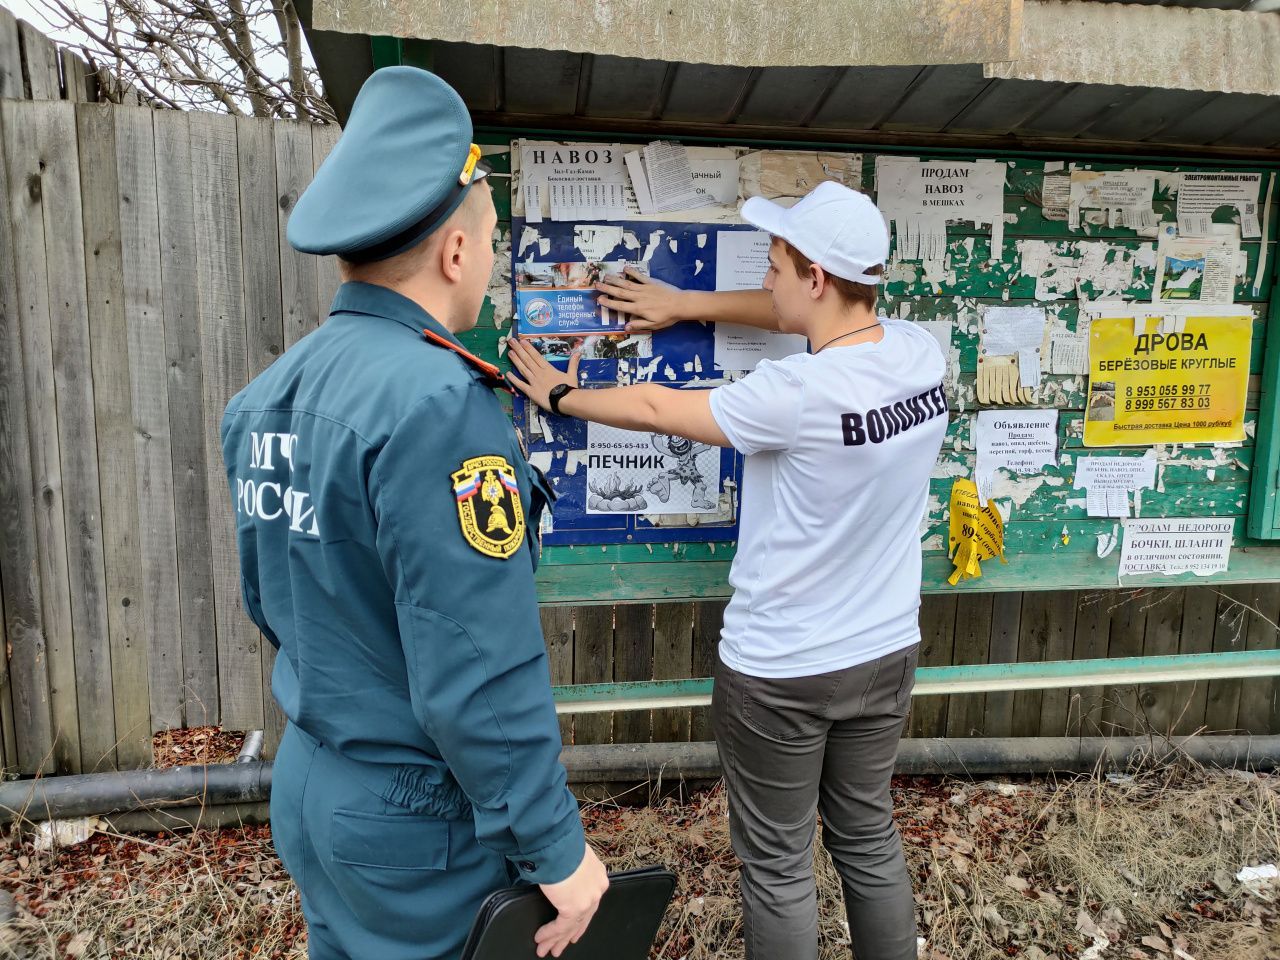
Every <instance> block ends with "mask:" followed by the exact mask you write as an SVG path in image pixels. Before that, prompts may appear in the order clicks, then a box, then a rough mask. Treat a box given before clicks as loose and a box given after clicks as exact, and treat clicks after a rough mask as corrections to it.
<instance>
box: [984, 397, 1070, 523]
mask: <svg viewBox="0 0 1280 960" xmlns="http://www.w3.org/2000/svg"><path fill="white" fill-rule="evenodd" d="M974 424H975V426H974V428H975V429H976V430H977V434H978V435H977V437H976V438H975V439H974V446H975V447H977V450H978V458H977V461H978V462H977V466H976V468H975V469H974V479H975V481H976V482H977V488H978V499H979V501H980V502H981V503H982V505H983V506H986V503H987V501H988V500H989V499H990V498H991V496H992V494H993V488H994V486H995V473H996V471H997V470H1008V471H1009V472H1010V473H1039V472H1040V469H1041V468H1042V467H1051V466H1053V465H1054V464H1056V463H1057V460H1058V411H1057V410H1007V411H1006V410H979V411H978V417H977V419H976V420H975V421H974Z"/></svg>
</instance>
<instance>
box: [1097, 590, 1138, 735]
mask: <svg viewBox="0 0 1280 960" xmlns="http://www.w3.org/2000/svg"><path fill="white" fill-rule="evenodd" d="M1108 596H1109V598H1110V599H1111V600H1112V601H1113V609H1112V611H1111V642H1110V644H1109V645H1108V647H1107V656H1109V657H1112V658H1119V657H1140V656H1142V641H1143V636H1144V634H1145V633H1146V626H1147V609H1146V601H1145V594H1144V592H1143V591H1124V590H1119V591H1116V592H1115V593H1113V594H1109V595H1108ZM1141 725H1142V720H1141V715H1140V713H1139V709H1138V687H1137V685H1136V684H1129V685H1126V686H1123V687H1104V688H1103V701H1102V727H1103V730H1104V731H1105V733H1106V735H1108V736H1109V735H1113V734H1129V733H1134V732H1136V731H1137V730H1138V729H1140V727H1141Z"/></svg>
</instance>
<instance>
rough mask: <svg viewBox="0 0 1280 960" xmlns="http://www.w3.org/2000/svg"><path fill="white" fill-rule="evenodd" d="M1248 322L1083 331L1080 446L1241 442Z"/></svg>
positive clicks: (1157, 323) (1104, 326) (1099, 322)
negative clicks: (1085, 358) (1085, 378)
mask: <svg viewBox="0 0 1280 960" xmlns="http://www.w3.org/2000/svg"><path fill="white" fill-rule="evenodd" d="M1252 337H1253V317H1252V316H1251V315H1249V314H1248V313H1245V314H1242V315H1240V316H1224V317H1196V316H1188V317H1186V318H1185V320H1184V319H1182V318H1177V319H1176V320H1172V319H1170V318H1162V317H1149V318H1143V317H1139V318H1138V319H1137V320H1136V321H1135V319H1134V318H1133V317H1100V318H1098V319H1095V320H1094V321H1093V323H1092V324H1091V326H1090V330H1089V399H1088V402H1087V403H1086V405H1085V419H1084V445H1085V446H1086V447H1121V446H1134V445H1142V444H1150V443H1222V442H1224V441H1229V440H1243V439H1244V402H1245V395H1246V393H1247V391H1248V385H1249V344H1250V341H1251V340H1252Z"/></svg>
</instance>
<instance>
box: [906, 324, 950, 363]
mask: <svg viewBox="0 0 1280 960" xmlns="http://www.w3.org/2000/svg"><path fill="white" fill-rule="evenodd" d="M915 324H916V326H917V327H920V328H922V329H924V330H926V331H928V333H929V335H930V336H931V337H933V339H935V340H937V341H938V346H940V347H941V348H942V357H943V359H944V360H946V361H947V363H948V365H950V362H951V331H952V330H953V329H954V328H955V322H954V321H952V320H917V321H915Z"/></svg>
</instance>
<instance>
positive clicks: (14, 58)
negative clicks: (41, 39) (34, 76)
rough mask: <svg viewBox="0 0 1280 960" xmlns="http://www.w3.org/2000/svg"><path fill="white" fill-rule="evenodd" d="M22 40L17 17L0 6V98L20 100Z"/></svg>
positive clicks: (21, 91) (22, 95)
mask: <svg viewBox="0 0 1280 960" xmlns="http://www.w3.org/2000/svg"><path fill="white" fill-rule="evenodd" d="M25 96H26V93H25V92H24V91H23V89H22V41H21V40H19V39H18V18H17V17H15V16H14V15H13V14H12V13H10V12H9V11H8V10H6V9H5V8H4V7H0V100H21V99H23V98H24V97H25Z"/></svg>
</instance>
